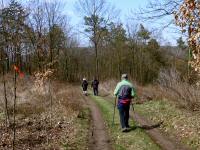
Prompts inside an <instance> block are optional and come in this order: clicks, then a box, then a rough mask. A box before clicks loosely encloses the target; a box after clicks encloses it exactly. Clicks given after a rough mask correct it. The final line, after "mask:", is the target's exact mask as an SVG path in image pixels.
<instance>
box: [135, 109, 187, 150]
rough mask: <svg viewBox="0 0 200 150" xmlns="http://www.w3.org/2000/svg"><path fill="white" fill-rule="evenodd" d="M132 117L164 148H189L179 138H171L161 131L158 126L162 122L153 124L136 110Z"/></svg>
mask: <svg viewBox="0 0 200 150" xmlns="http://www.w3.org/2000/svg"><path fill="white" fill-rule="evenodd" d="M131 117H133V118H134V120H135V121H136V122H138V123H139V124H140V126H141V128H143V129H145V132H146V133H147V134H148V135H149V136H150V137H151V138H152V139H153V141H154V142H155V143H156V144H158V145H159V146H160V147H161V148H162V149H163V150H189V149H188V148H186V147H185V146H183V145H181V144H180V143H179V141H178V140H176V139H170V138H169V137H167V136H165V135H164V134H163V133H161V131H160V130H159V129H158V128H157V127H159V125H160V123H158V124H152V123H151V122H150V121H148V120H146V119H145V118H144V117H142V116H140V115H139V114H137V113H136V112H134V114H133V113H131Z"/></svg>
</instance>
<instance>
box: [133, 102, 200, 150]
mask: <svg viewBox="0 0 200 150" xmlns="http://www.w3.org/2000/svg"><path fill="white" fill-rule="evenodd" d="M135 110H136V111H137V112H138V113H139V114H141V115H143V116H145V117H146V118H148V119H149V120H152V121H153V122H159V121H164V123H163V125H162V126H161V129H162V130H163V131H164V132H165V133H167V134H168V135H169V136H171V137H173V138H177V137H178V138H179V140H180V141H181V142H182V143H183V144H187V145H189V146H190V147H191V148H192V149H194V150H197V149H200V130H199V129H200V122H199V117H200V114H199V113H198V112H196V113H191V112H186V111H185V110H180V109H178V108H176V107H175V104H173V102H170V101H167V100H157V101H149V102H146V103H144V104H142V105H135Z"/></svg>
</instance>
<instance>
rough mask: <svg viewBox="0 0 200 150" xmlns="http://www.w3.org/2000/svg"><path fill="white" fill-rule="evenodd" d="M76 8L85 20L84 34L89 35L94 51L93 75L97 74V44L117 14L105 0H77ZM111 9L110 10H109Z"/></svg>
mask: <svg viewBox="0 0 200 150" xmlns="http://www.w3.org/2000/svg"><path fill="white" fill-rule="evenodd" d="M76 8H77V10H78V11H79V12H81V13H82V16H83V17H84V21H85V35H86V36H87V37H89V39H90V41H91V43H92V45H93V46H94V51H95V76H97V77H98V76H99V58H98V53H99V52H98V51H99V44H100V42H101V39H102V35H103V33H104V32H105V30H106V26H107V24H108V23H109V21H110V19H111V18H112V16H113V15H117V14H116V13H117V12H116V11H114V10H115V9H114V7H112V8H111V7H110V6H109V5H108V3H106V1H105V0H78V1H77V2H76ZM111 10H112V12H111Z"/></svg>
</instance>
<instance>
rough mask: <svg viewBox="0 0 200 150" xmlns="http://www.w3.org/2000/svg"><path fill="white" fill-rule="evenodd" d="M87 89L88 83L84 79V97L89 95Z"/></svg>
mask: <svg viewBox="0 0 200 150" xmlns="http://www.w3.org/2000/svg"><path fill="white" fill-rule="evenodd" d="M87 87H88V82H87V80H86V78H83V82H82V88H83V94H84V95H87Z"/></svg>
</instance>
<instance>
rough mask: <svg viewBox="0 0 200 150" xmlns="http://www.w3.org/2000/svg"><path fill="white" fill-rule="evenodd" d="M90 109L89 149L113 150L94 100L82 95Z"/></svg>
mask: <svg viewBox="0 0 200 150" xmlns="http://www.w3.org/2000/svg"><path fill="white" fill-rule="evenodd" d="M82 97H83V99H84V101H85V102H86V103H87V105H88V107H89V109H90V110H91V119H92V120H91V125H90V135H89V136H90V137H89V150H113V148H112V146H111V145H112V143H111V140H110V138H109V136H108V133H107V129H106V126H105V122H104V119H103V117H102V115H101V111H100V110H99V108H98V106H97V105H96V103H95V102H94V101H92V100H91V99H90V98H89V97H87V96H84V95H82Z"/></svg>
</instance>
